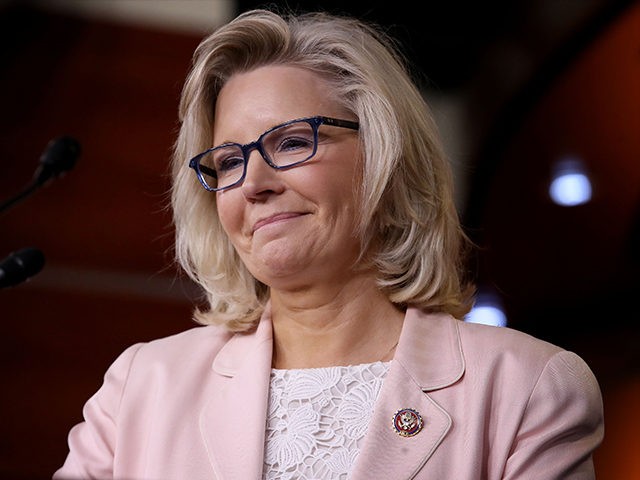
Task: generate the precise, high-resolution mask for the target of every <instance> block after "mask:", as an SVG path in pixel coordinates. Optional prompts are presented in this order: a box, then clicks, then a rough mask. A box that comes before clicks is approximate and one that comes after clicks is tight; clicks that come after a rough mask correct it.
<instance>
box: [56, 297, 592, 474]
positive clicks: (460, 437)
mask: <svg viewBox="0 0 640 480" xmlns="http://www.w3.org/2000/svg"><path fill="white" fill-rule="evenodd" d="M271 345H272V328H271V320H270V316H269V311H268V310H267V311H266V312H265V314H264V315H263V318H262V320H261V322H260V324H259V326H258V328H257V330H256V331H255V332H253V333H250V334H235V335H234V334H230V333H227V332H225V331H224V330H222V329H221V328H219V327H211V326H209V327H197V328H194V329H191V330H189V331H186V332H184V333H181V334H178V335H175V336H172V337H168V338H165V339H160V340H156V341H153V342H150V343H145V344H137V345H134V346H132V347H130V348H129V349H127V350H126V351H125V352H124V353H123V354H122V355H121V356H120V357H119V358H118V359H117V360H116V361H115V362H114V364H113V365H112V366H111V368H109V370H108V372H107V374H106V375H105V380H104V384H103V386H102V387H101V388H100V390H99V391H98V392H97V393H96V394H95V395H94V396H93V397H92V398H91V399H90V400H89V401H88V402H87V404H86V405H85V408H84V417H85V421H84V422H83V423H81V424H79V425H76V426H75V427H74V428H73V429H72V430H71V432H70V434H69V446H70V452H69V455H68V457H67V459H66V461H65V463H64V465H63V466H62V468H61V469H60V470H58V471H57V472H56V473H55V474H54V478H56V479H71V478H98V479H107V478H116V479H126V480H136V479H156V480H162V479H166V480H169V479H179V480H187V479H188V480H198V479H207V480H211V479H219V480H220V479H224V480H231V479H238V480H250V479H259V478H261V471H262V462H263V444H264V431H265V423H266V411H267V399H268V388H269V375H270V370H271ZM403 408H412V409H414V410H416V411H417V412H418V413H419V414H420V416H421V417H422V419H423V427H422V429H421V430H420V431H419V432H418V433H417V434H416V435H414V436H412V437H403V436H400V435H398V434H397V433H396V432H395V431H394V429H393V428H392V418H393V417H394V414H395V412H396V411H398V410H399V409H403ZM602 436H603V416H602V400H601V396H600V390H599V388H598V385H597V383H596V380H595V378H594V376H593V374H592V373H591V371H590V370H589V368H588V367H587V366H586V364H585V363H584V362H583V361H582V360H581V359H580V358H579V357H578V356H576V355H575V354H573V353H570V352H567V351H564V350H562V349H560V348H558V347H556V346H553V345H550V344H548V343H545V342H543V341H540V340H536V339H534V338H532V337H530V336H527V335H525V334H523V333H521V332H517V331H515V330H510V329H506V328H497V327H487V326H482V325H473V324H468V323H463V322H460V321H458V320H455V319H453V318H451V317H449V316H447V315H443V314H425V313H423V312H420V311H418V310H415V309H409V310H408V312H407V314H406V318H405V323H404V327H403V330H402V334H401V337H400V343H399V345H398V349H397V351H396V355H395V358H394V360H393V362H392V364H391V368H390V370H389V372H388V375H387V377H386V379H385V382H384V385H383V387H382V391H381V393H380V396H379V399H378V402H377V404H376V407H375V411H374V413H373V417H372V420H371V423H370V424H369V428H368V432H367V435H366V438H365V443H364V446H363V448H362V450H361V451H360V455H359V456H358V458H357V459H356V464H355V466H354V468H353V471H352V475H351V477H350V478H351V480H372V479H373V480H375V479H384V480H388V479H393V480H395V479H421V480H427V479H428V480H434V479H437V480H443V479H446V480H471V479H486V480H497V479H536V480H552V479H580V480H584V479H592V478H594V473H593V465H592V459H591V454H592V452H593V451H594V449H595V448H596V447H597V446H598V445H599V444H600V442H601V440H602Z"/></svg>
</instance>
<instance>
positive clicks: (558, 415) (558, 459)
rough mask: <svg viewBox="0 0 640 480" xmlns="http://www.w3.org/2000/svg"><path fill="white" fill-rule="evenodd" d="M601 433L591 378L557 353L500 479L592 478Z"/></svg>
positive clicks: (575, 359)
mask: <svg viewBox="0 0 640 480" xmlns="http://www.w3.org/2000/svg"><path fill="white" fill-rule="evenodd" d="M603 434H604V423H603V408H602V397H601V393H600V388H599V386H598V383H597V381H596V379H595V377H594V375H593V373H592V372H591V370H590V369H589V367H588V366H587V365H586V363H585V362H584V361H583V360H582V359H581V358H580V357H579V356H577V355H576V354H574V353H571V352H567V351H561V352H558V353H556V354H555V355H553V356H552V357H551V359H550V360H549V362H548V363H547V364H546V366H545V368H544V369H543V371H542V373H541V374H540V377H539V378H538V381H537V382H536V385H535V387H534V389H533V391H532V393H531V396H530V398H529V401H528V404H527V407H526V409H525V411H524V414H523V418H522V421H521V425H520V429H519V431H518V434H517V436H516V439H515V442H514V444H513V447H512V450H511V452H510V455H509V459H508V461H507V464H506V468H505V474H504V477H503V478H504V479H508V480H516V479H518V480H524V479H533V478H536V479H538V478H540V479H545V480H554V479H558V480H559V479H562V480H565V479H575V480H578V479H579V480H589V479H594V478H595V473H594V468H593V460H592V454H593V452H594V450H595V449H596V448H597V447H598V446H599V445H600V443H601V441H602V438H603Z"/></svg>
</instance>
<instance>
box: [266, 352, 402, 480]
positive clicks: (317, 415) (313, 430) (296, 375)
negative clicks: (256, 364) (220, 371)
mask: <svg viewBox="0 0 640 480" xmlns="http://www.w3.org/2000/svg"><path fill="white" fill-rule="evenodd" d="M389 366H390V362H375V363H368V364H364V365H355V366H349V367H328V368H311V369H303V370H276V369H274V370H272V371H271V388H270V390H269V411H268V414H267V432H266V440H265V458H264V468H263V479H276V478H277V479H281V480H291V479H294V478H295V479H299V480H312V479H313V480H320V479H323V480H324V479H332V480H333V479H347V478H348V476H349V471H350V470H351V466H352V465H353V463H354V462H355V459H356V457H357V456H358V453H359V451H360V448H361V446H362V441H363V439H364V435H365V433H366V431H367V427H368V426H369V420H370V419H371V415H372V413H373V406H374V404H375V401H376V399H377V397H378V393H379V392H380V389H381V387H382V382H383V379H384V377H385V375H386V374H387V371H388V370H389Z"/></svg>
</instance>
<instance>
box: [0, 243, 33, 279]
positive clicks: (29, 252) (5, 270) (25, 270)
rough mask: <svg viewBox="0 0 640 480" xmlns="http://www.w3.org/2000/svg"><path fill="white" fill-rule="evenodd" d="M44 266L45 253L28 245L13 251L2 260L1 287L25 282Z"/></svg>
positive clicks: (0, 269) (0, 270) (0, 267)
mask: <svg viewBox="0 0 640 480" xmlns="http://www.w3.org/2000/svg"><path fill="white" fill-rule="evenodd" d="M42 267H44V254H43V253H42V251H40V250H38V249H37V248H33V247H28V248H23V249H22V250H18V251H17V252H13V253H11V254H10V255H9V256H8V257H7V258H5V259H4V260H3V261H2V262H0V288H4V287H12V286H14V285H18V284H19V283H22V282H24V281H25V280H27V279H28V278H30V277H33V276H34V275H35V274H36V273H38V272H39V271H40V270H42Z"/></svg>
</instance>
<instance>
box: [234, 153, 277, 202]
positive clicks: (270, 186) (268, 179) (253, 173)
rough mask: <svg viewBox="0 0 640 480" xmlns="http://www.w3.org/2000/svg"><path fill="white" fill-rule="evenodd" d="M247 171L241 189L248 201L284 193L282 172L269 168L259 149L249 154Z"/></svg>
mask: <svg viewBox="0 0 640 480" xmlns="http://www.w3.org/2000/svg"><path fill="white" fill-rule="evenodd" d="M246 169H247V170H246V172H245V176H244V181H243V182H242V185H241V189H242V193H243V195H244V196H245V197H246V198H247V199H248V200H254V201H255V200H259V199H261V198H264V197H265V196H268V195H270V194H278V193H281V192H282V191H283V189H284V183H283V182H282V175H280V173H281V172H280V171H278V170H276V169H275V168H272V167H271V166H269V164H268V163H267V162H266V160H265V159H264V158H263V157H262V155H261V154H260V152H259V151H258V150H257V149H256V150H253V151H252V152H251V153H250V154H249V158H248V159H247V167H246Z"/></svg>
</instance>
